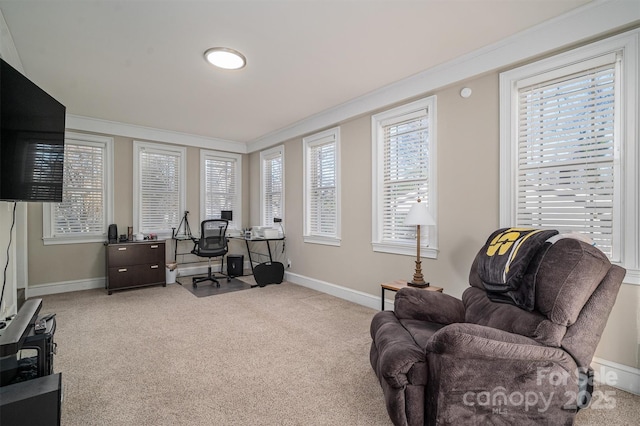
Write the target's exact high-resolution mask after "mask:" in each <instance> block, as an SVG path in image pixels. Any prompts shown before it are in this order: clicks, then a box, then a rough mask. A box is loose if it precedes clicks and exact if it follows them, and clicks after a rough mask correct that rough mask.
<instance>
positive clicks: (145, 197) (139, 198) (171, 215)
mask: <svg viewBox="0 0 640 426" xmlns="http://www.w3.org/2000/svg"><path fill="white" fill-rule="evenodd" d="M133 153H134V154H133V176H134V178H133V209H134V214H133V227H134V232H142V233H143V234H149V233H155V234H158V236H159V237H170V236H171V235H172V232H173V229H172V228H177V227H178V225H179V223H180V220H181V219H182V216H183V214H184V210H185V177H184V176H185V169H186V164H185V162H186V149H185V148H184V147H176V146H171V145H161V144H153V143H146V142H138V141H134V142H133Z"/></svg>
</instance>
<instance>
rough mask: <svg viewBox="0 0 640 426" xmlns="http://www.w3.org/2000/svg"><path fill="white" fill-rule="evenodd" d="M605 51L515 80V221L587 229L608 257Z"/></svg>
mask: <svg viewBox="0 0 640 426" xmlns="http://www.w3.org/2000/svg"><path fill="white" fill-rule="evenodd" d="M608 59H609V60H608V61H604V62H607V63H605V64H597V66H593V65H594V64H591V63H589V62H585V63H584V64H583V68H584V69H581V70H577V71H576V70H575V68H576V67H575V66H573V67H572V68H573V69H572V71H574V72H573V73H571V74H569V75H561V76H557V77H555V76H554V78H552V79H549V80H544V81H540V82H538V83H535V84H531V85H529V86H524V87H519V89H518V107H517V108H518V135H517V138H518V153H517V156H518V159H517V210H516V222H517V225H519V226H533V227H543V228H552V229H558V230H560V231H565V232H566V231H574V232H580V233H583V234H587V235H589V236H590V237H591V238H592V239H593V240H594V242H595V243H596V245H597V246H598V247H599V248H600V249H601V250H602V251H604V252H605V253H606V254H607V255H608V256H609V257H610V258H612V259H614V258H615V255H614V246H615V241H614V235H615V229H614V227H615V226H617V223H616V221H615V218H616V216H617V215H618V214H619V213H618V212H617V211H616V209H617V207H616V206H617V205H619V203H617V202H616V198H617V197H618V194H617V186H618V182H617V181H618V179H619V170H618V163H617V161H616V158H615V152H616V150H615V148H616V147H615V140H616V132H617V130H616V114H615V113H616V110H617V109H618V108H619V106H618V104H619V103H618V99H617V93H618V90H617V87H616V85H617V75H618V71H617V67H618V61H616V57H615V55H609V56H608ZM591 62H593V61H591ZM599 62H603V61H602V60H600V61H599ZM554 74H555V75H557V74H558V71H554ZM542 78H544V77H541V78H540V79H542Z"/></svg>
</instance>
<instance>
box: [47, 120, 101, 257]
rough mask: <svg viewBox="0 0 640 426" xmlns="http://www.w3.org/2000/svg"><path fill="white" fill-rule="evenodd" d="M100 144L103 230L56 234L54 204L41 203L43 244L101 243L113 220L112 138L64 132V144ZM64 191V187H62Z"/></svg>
mask: <svg viewBox="0 0 640 426" xmlns="http://www.w3.org/2000/svg"><path fill="white" fill-rule="evenodd" d="M67 143H69V144H74V145H91V146H96V145H98V146H101V147H103V149H104V157H103V158H104V176H103V212H104V220H103V222H104V223H103V231H102V232H101V233H100V234H84V233H81V234H70V235H58V234H56V233H55V232H54V229H55V225H54V219H55V214H54V210H55V205H56V204H57V203H42V241H43V244H44V245H56V244H82V243H98V242H99V243H103V242H104V241H106V240H107V232H108V228H109V224H110V223H112V222H113V143H114V142H113V138H112V137H106V136H99V135H91V134H86V133H76V132H68V131H67V132H65V144H67ZM63 191H64V189H63Z"/></svg>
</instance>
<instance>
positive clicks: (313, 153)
mask: <svg viewBox="0 0 640 426" xmlns="http://www.w3.org/2000/svg"><path fill="white" fill-rule="evenodd" d="M339 130H340V129H339V128H334V129H329V130H326V131H324V132H321V133H318V134H316V135H312V136H309V137H306V138H304V139H303V143H304V161H305V163H304V167H305V188H304V191H305V192H304V198H305V205H304V206H305V216H304V220H305V231H304V237H305V241H306V242H314V243H321V244H332V245H336V244H338V243H339V238H340V220H339V218H340V217H339V207H340V198H339V196H340V191H339V155H338V148H339V139H340V131H339Z"/></svg>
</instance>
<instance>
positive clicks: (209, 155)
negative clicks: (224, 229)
mask: <svg viewBox="0 0 640 426" xmlns="http://www.w3.org/2000/svg"><path fill="white" fill-rule="evenodd" d="M208 159H218V160H223V161H233V162H235V179H234V180H235V183H234V185H235V188H236V193H235V203H234V205H235V206H236V207H235V208H233V209H232V211H233V220H232V221H231V222H230V223H229V228H228V231H231V230H234V229H235V230H238V231H239V230H241V229H242V155H240V154H232V153H229V152H222V151H213V150H207V149H201V150H200V220H201V221H203V220H205V219H218V218H208V217H206V198H207V188H206V161H207V160H208ZM233 226H235V228H234V227H233Z"/></svg>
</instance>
